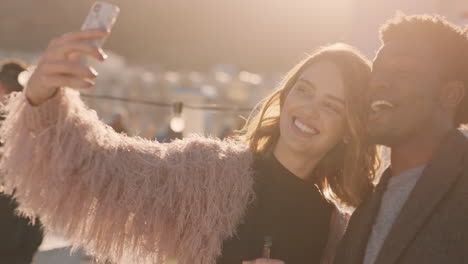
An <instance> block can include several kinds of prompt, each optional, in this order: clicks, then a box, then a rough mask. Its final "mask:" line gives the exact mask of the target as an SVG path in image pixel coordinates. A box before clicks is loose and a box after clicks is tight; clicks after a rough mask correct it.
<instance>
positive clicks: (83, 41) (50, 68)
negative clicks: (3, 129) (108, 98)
mask: <svg viewBox="0 0 468 264" xmlns="http://www.w3.org/2000/svg"><path fill="white" fill-rule="evenodd" d="M118 13H119V9H118V7H116V6H114V5H112V4H109V3H106V2H96V3H95V4H94V5H93V7H92V8H91V10H90V13H89V14H88V16H87V18H86V20H85V22H84V23H83V26H82V31H78V32H71V33H66V34H64V35H62V36H60V37H58V38H55V39H53V40H52V41H50V42H49V45H48V47H47V49H46V51H45V53H44V55H43V56H42V58H41V59H40V60H39V62H38V64H37V67H36V69H35V70H34V72H33V73H32V75H31V77H30V79H29V81H28V83H27V85H26V89H25V93H26V97H27V99H28V100H29V102H30V103H31V104H34V105H39V104H41V103H43V102H45V101H46V100H48V99H49V98H51V97H52V96H53V95H54V94H55V93H56V91H57V89H58V88H59V87H70V88H76V89H80V88H91V87H94V79H95V78H96V77H97V72H96V71H95V70H94V69H93V68H91V67H89V66H88V65H86V64H84V63H83V62H82V61H81V60H80V59H79V58H80V57H84V56H89V57H92V58H95V59H97V60H99V61H103V60H105V59H106V57H107V56H106V55H105V54H104V52H103V51H102V49H101V45H102V44H103V42H104V40H105V38H106V37H107V36H108V35H109V33H110V29H111V28H112V26H113V24H114V23H115V19H116V18H117V15H118Z"/></svg>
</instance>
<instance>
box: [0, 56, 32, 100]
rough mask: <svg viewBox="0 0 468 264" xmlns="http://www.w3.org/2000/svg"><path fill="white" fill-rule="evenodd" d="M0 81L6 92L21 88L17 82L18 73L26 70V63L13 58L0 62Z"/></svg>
mask: <svg viewBox="0 0 468 264" xmlns="http://www.w3.org/2000/svg"><path fill="white" fill-rule="evenodd" d="M0 65H1V69H0V82H1V83H2V84H3V86H4V87H5V88H6V89H7V90H6V91H5V92H6V93H7V94H9V93H11V92H15V91H21V90H23V86H22V85H21V84H20V83H19V82H18V75H19V74H20V73H21V72H23V71H25V70H26V64H25V63H23V62H21V61H18V60H13V59H7V60H4V61H3V62H1V63H0Z"/></svg>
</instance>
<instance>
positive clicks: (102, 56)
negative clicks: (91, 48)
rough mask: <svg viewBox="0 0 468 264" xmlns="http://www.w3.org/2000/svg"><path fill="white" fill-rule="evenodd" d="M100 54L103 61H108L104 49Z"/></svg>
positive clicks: (100, 50)
mask: <svg viewBox="0 0 468 264" xmlns="http://www.w3.org/2000/svg"><path fill="white" fill-rule="evenodd" d="M99 54H100V55H101V58H102V59H103V60H105V59H107V57H109V56H108V55H107V54H106V53H105V52H104V51H103V50H102V49H99Z"/></svg>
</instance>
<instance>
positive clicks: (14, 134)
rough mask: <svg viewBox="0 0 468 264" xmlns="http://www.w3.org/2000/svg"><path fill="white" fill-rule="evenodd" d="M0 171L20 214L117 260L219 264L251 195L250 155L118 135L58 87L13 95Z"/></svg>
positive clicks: (241, 149)
mask: <svg viewBox="0 0 468 264" xmlns="http://www.w3.org/2000/svg"><path fill="white" fill-rule="evenodd" d="M5 110H6V111H7V113H8V114H7V117H6V120H5V122H4V123H3V125H2V128H1V134H2V138H3V139H5V146H4V153H3V158H2V160H1V164H0V166H1V169H2V170H3V174H4V179H3V182H4V188H5V190H6V191H7V192H10V193H11V192H12V191H13V189H16V191H15V196H16V197H17V199H18V200H19V202H20V205H21V208H20V210H21V212H22V213H24V214H26V215H29V216H32V215H36V214H37V215H39V216H40V217H41V220H42V222H43V223H44V225H45V226H46V227H47V228H48V229H49V230H53V231H58V232H61V233H63V234H65V235H66V236H67V237H68V238H70V239H71V241H72V242H73V243H74V245H75V246H83V247H84V248H85V249H87V250H88V252H89V253H90V254H93V255H95V256H98V257H101V258H110V259H112V260H114V261H117V262H118V263H139V264H140V263H178V264H189V263H190V264H214V263H216V258H217V257H218V256H219V255H220V253H221V246H222V242H223V240H225V239H227V238H228V237H229V236H232V235H234V233H235V231H236V228H237V226H238V224H239V223H240V222H241V221H242V217H243V216H244V213H245V211H246V208H247V207H248V205H249V203H250V202H251V201H253V199H254V191H253V182H254V180H253V172H252V169H251V163H252V154H251V152H250V151H249V150H248V148H247V146H246V145H245V144H243V143H241V142H236V141H220V140H217V139H209V138H203V137H199V136H192V137H190V138H188V139H185V140H178V141H175V142H172V143H170V144H161V143H157V142H154V141H149V140H145V139H141V138H135V137H128V136H125V135H122V134H118V133H116V132H114V131H113V130H112V129H111V128H110V127H108V126H106V125H105V124H103V123H102V122H101V121H99V119H98V117H97V115H96V113H95V112H94V111H92V110H90V109H88V108H87V107H86V106H85V104H84V103H83V102H82V101H81V99H80V97H79V94H78V92H76V91H73V90H71V89H61V90H60V91H59V92H58V94H57V95H55V96H54V98H52V99H50V100H49V101H47V102H45V103H44V104H42V105H40V106H37V107H35V106H31V105H30V104H29V103H28V102H27V100H26V99H25V97H24V94H23V93H18V94H16V95H14V96H12V97H11V98H10V99H9V102H8V103H7V105H6V106H5Z"/></svg>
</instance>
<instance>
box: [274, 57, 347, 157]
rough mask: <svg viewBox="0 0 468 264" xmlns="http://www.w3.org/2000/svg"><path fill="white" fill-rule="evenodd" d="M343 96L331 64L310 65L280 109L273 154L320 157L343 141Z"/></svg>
mask: <svg viewBox="0 0 468 264" xmlns="http://www.w3.org/2000/svg"><path fill="white" fill-rule="evenodd" d="M344 96H345V93H344V83H343V80H342V76H341V72H340V70H339V68H338V67H337V66H336V65H335V64H334V63H332V62H330V61H327V60H324V61H318V62H316V63H313V64H311V65H310V66H309V67H308V68H307V69H306V70H304V71H303V72H302V74H301V75H300V76H299V78H298V79H297V81H296V83H295V84H294V86H293V87H292V89H291V91H289V94H288V95H287V97H286V99H285V101H284V104H283V106H282V108H281V114H280V137H279V139H278V142H277V147H276V148H277V149H276V151H280V152H285V153H291V154H295V155H297V154H301V155H307V156H309V155H310V156H311V157H314V158H317V157H319V158H321V157H323V156H324V155H325V154H326V153H327V152H328V151H329V150H331V149H332V148H333V147H334V146H335V145H336V144H337V143H338V142H339V141H340V140H342V139H343V135H344V133H345V132H344V131H345V99H344Z"/></svg>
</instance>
